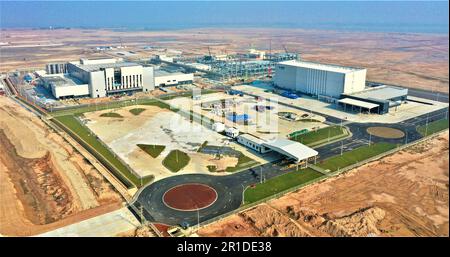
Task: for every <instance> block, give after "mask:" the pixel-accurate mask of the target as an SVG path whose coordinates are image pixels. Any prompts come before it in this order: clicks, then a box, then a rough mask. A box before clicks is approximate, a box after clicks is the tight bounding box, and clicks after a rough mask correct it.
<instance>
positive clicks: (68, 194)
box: [0, 97, 122, 236]
mask: <svg viewBox="0 0 450 257" xmlns="http://www.w3.org/2000/svg"><path fill="white" fill-rule="evenodd" d="M0 152H2V155H0V163H1V165H0V173H1V177H2V179H1V183H2V186H1V188H0V191H1V192H0V195H1V199H0V201H1V202H0V213H1V216H0V234H2V235H12V236H14V235H32V234H36V233H40V232H43V231H46V229H51V228H56V227H57V225H56V224H70V223H67V222H69V220H68V221H65V220H66V219H68V218H69V217H71V221H72V222H73V221H76V220H77V218H76V217H77V216H78V214H81V213H86V211H87V210H90V212H88V213H91V215H96V214H100V213H102V210H103V211H105V210H109V209H111V207H112V206H115V207H114V208H118V207H119V206H120V204H121V202H122V200H121V197H120V196H119V194H118V193H117V192H116V191H115V190H114V189H113V188H112V187H111V186H110V185H109V183H107V182H106V180H105V179H104V178H103V177H102V176H101V175H100V174H99V173H98V171H97V170H96V169H94V168H93V166H92V165H91V164H90V163H88V162H87V161H86V160H85V159H84V158H83V157H82V156H81V155H80V154H79V153H78V152H76V151H75V150H74V149H73V148H72V147H71V146H70V145H69V144H68V143H67V142H65V141H64V139H63V138H61V137H60V136H59V135H58V134H57V133H55V132H53V131H51V130H49V129H48V128H47V127H46V125H45V124H44V123H43V122H42V121H41V120H39V119H38V118H37V117H36V116H33V115H32V114H31V113H29V112H28V111H26V110H25V109H23V108H22V107H20V106H19V105H18V104H16V103H15V102H14V101H12V100H11V99H9V98H5V97H2V98H0ZM103 206H105V207H103ZM106 206H109V207H106ZM84 215H85V216H86V214H84ZM82 217H84V216H83V215H81V216H80V218H82ZM88 217H89V215H87V216H86V217H84V218H88Z"/></svg>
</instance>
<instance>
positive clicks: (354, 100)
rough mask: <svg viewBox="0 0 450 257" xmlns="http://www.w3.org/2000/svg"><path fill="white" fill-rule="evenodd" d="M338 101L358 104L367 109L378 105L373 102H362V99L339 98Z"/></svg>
mask: <svg viewBox="0 0 450 257" xmlns="http://www.w3.org/2000/svg"><path fill="white" fill-rule="evenodd" d="M339 103H343V104H349V105H353V106H358V107H362V108H366V109H369V110H370V109H372V108H375V107H378V104H373V103H369V102H364V101H360V100H356V99H351V98H344V99H341V100H339Z"/></svg>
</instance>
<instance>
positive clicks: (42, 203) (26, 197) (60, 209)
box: [0, 129, 77, 224]
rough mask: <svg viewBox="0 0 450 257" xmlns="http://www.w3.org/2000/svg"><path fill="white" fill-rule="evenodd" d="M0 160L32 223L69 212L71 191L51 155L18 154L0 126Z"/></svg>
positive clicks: (61, 216) (50, 220)
mask: <svg viewBox="0 0 450 257" xmlns="http://www.w3.org/2000/svg"><path fill="white" fill-rule="evenodd" d="M0 152H2V154H1V155H0V160H1V161H2V163H5V165H7V166H6V167H7V169H8V170H12V171H14V172H11V173H10V179H11V180H12V182H13V183H14V185H16V186H15V189H16V192H17V195H18V197H19V198H20V199H21V200H22V201H23V202H24V203H25V204H24V205H23V206H24V209H25V214H26V216H27V218H28V219H29V220H30V221H31V222H33V223H34V224H47V223H51V222H53V221H56V220H59V219H61V218H63V217H65V216H67V215H70V214H71V213H73V211H76V210H77V209H74V208H76V207H74V206H73V200H72V198H73V197H72V195H71V193H70V191H69V190H68V188H67V187H66V186H65V185H64V183H62V179H61V177H60V176H59V175H58V173H57V172H55V167H54V166H53V165H52V161H51V158H52V157H51V155H50V154H49V153H47V154H46V155H45V156H44V157H42V158H34V159H27V158H23V157H21V156H19V155H18V154H17V152H16V150H15V148H14V146H13V145H12V144H11V142H10V141H9V140H8V138H7V137H6V135H5V133H4V131H3V130H2V129H0Z"/></svg>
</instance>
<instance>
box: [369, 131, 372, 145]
mask: <svg viewBox="0 0 450 257" xmlns="http://www.w3.org/2000/svg"><path fill="white" fill-rule="evenodd" d="M371 140H372V134H369V146H370V141H371Z"/></svg>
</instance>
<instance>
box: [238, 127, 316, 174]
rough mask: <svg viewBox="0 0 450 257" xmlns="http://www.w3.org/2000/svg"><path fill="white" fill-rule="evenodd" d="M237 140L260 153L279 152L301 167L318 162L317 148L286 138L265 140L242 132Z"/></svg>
mask: <svg viewBox="0 0 450 257" xmlns="http://www.w3.org/2000/svg"><path fill="white" fill-rule="evenodd" d="M236 140H237V142H238V143H240V144H242V145H245V146H246V147H248V148H250V149H252V150H254V151H256V152H258V153H260V154H265V153H269V152H272V151H274V152H277V153H278V154H281V155H283V156H285V157H286V158H287V159H289V160H293V161H294V162H295V163H296V164H297V165H298V166H299V167H300V168H307V167H308V163H309V162H314V163H316V161H317V155H318V154H319V153H318V152H317V151H316V150H314V149H312V148H310V147H308V146H306V145H304V144H302V143H299V142H296V141H292V140H289V139H284V138H277V139H274V140H264V139H262V138H259V137H255V136H253V135H251V134H241V135H239V136H237V138H236Z"/></svg>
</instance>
